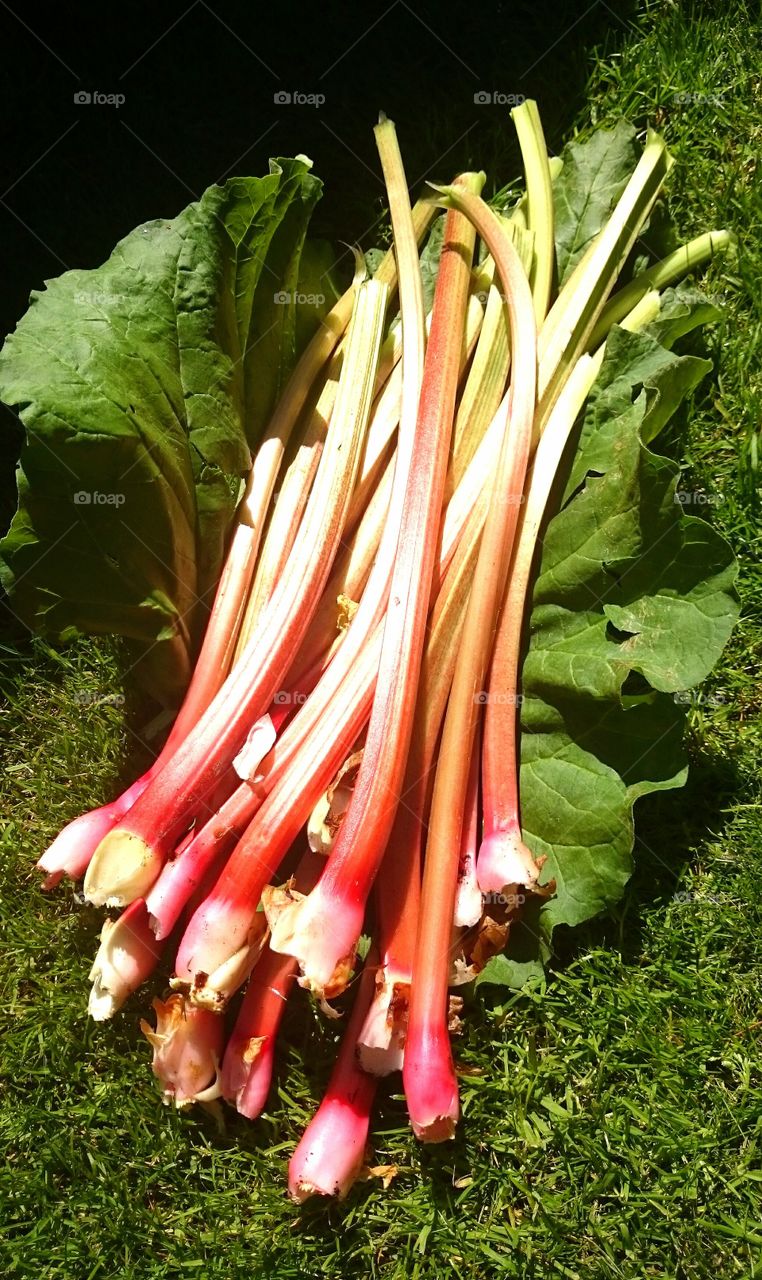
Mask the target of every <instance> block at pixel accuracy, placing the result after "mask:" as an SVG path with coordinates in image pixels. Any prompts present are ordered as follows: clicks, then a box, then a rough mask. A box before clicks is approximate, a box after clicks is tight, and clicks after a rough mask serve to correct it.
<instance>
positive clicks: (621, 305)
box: [589, 231, 736, 351]
mask: <svg viewBox="0 0 762 1280" xmlns="http://www.w3.org/2000/svg"><path fill="white" fill-rule="evenodd" d="M735 244H736V237H735V236H734V235H733V232H732V231H706V232H705V233H704V235H702V236H696V238H695V240H689V241H688V243H687V244H683V245H681V246H680V248H679V249H675V251H674V253H669V254H667V256H666V258H662V259H661V261H660V262H656V263H654V265H653V266H652V267H648V268H647V270H646V271H641V272H640V273H639V274H638V275H637V276H635V278H634V280H631V281H630V283H629V284H626V285H624V286H623V287H622V288H621V289H619V290H618V291H617V292H616V293H615V294H614V296H613V297H612V298H609V300H608V302H607V303H606V306H605V307H604V308H603V311H602V312H601V314H600V317H599V319H598V322H597V324H596V326H595V328H594V329H593V332H592V334H591V336H590V342H589V348H590V350H591V351H595V349H596V347H597V346H598V345H599V343H601V342H603V340H604V338H605V337H606V334H607V333H608V331H609V329H610V328H611V326H612V325H613V324H618V323H619V321H620V320H621V319H622V317H623V316H626V315H627V314H628V313H629V312H630V311H631V310H632V308H633V307H634V306H635V303H636V302H638V300H639V299H640V298H642V297H643V294H645V293H647V292H648V291H649V289H659V290H660V289H666V288H667V286H668V285H671V284H674V283H675V282H676V281H677V280H682V278H683V276H687V275H689V274H690V272H691V271H695V269H696V267H701V266H703V264H704V263H705V262H708V261H709V259H710V258H712V257H713V256H714V254H716V253H723V252H724V251H725V250H726V249H733V248H734V247H735Z"/></svg>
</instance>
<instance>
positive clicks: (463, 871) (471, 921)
mask: <svg viewBox="0 0 762 1280" xmlns="http://www.w3.org/2000/svg"><path fill="white" fill-rule="evenodd" d="M481 745H482V744H481V733H480V732H479V726H478V725H477V727H476V733H475V735H474V745H473V748H472V750H471V763H470V765H469V768H468V784H467V787H466V804H465V809H464V811H463V830H462V831H461V836H460V856H459V858H458V888H457V892H456V895H455V912H454V915H453V923H454V925H455V927H456V929H470V928H471V926H472V925H475V924H478V923H479V921H480V919H481V916H482V909H483V903H482V893H481V889H480V888H479V881H478V879H477V876H476V857H477V854H478V851H479V772H480V770H479V766H480V764H481Z"/></svg>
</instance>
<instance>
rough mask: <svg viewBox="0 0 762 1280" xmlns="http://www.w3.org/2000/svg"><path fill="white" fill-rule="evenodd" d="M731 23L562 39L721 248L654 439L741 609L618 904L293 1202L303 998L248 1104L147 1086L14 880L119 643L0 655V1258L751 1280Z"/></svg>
mask: <svg viewBox="0 0 762 1280" xmlns="http://www.w3.org/2000/svg"><path fill="white" fill-rule="evenodd" d="M755 43H756V42H755V39H754V30H753V21H752V15H751V10H749V11H748V12H747V11H746V10H744V8H743V7H742V6H741V5H736V6H735V8H734V9H732V10H730V11H726V10H724V9H723V8H722V7H719V6H718V8H717V11H716V13H714V14H713V13H712V11H711V10H710V9H708V8H704V9H703V10H701V11H700V12H699V11H695V12H693V13H687V12H686V11H684V10H682V9H681V8H680V7H679V6H676V5H669V4H663V5H651V6H647V7H644V8H643V10H642V11H641V17H640V18H639V20H638V25H637V28H636V29H633V30H631V31H629V32H628V33H627V34H620V36H619V37H618V39H617V44H616V47H615V46H614V45H613V44H612V46H611V48H608V49H603V50H598V51H597V52H593V53H592V54H591V55H590V66H591V74H590V84H589V95H590V103H591V105H592V110H593V119H594V121H595V122H598V123H609V122H612V121H613V120H614V119H616V118H617V117H618V116H621V115H625V116H628V117H630V118H632V119H634V120H635V121H636V123H637V124H638V125H639V126H644V125H645V124H646V123H651V124H655V125H656V126H657V127H659V128H660V129H662V130H663V131H664V132H665V133H666V135H667V137H668V140H669V142H670V146H671V148H672V150H673V152H674V154H675V157H676V159H677V162H678V163H677V166H676V169H675V171H674V174H673V176H672V179H671V182H670V208H671V211H672V213H673V216H674V218H675V220H676V223H677V226H678V229H679V231H680V232H681V233H683V234H684V235H685V236H688V235H690V234H695V233H696V232H698V231H700V230H702V229H704V228H706V227H708V226H722V225H725V226H732V227H733V228H735V229H736V230H737V232H738V234H739V236H740V240H741V245H740V252H739V256H738V259H737V261H736V262H735V263H734V264H732V265H730V264H727V263H720V264H717V265H716V266H714V267H713V268H712V270H711V272H710V273H709V275H708V278H707V287H708V288H709V290H710V292H712V293H713V294H714V295H715V296H717V297H719V298H721V299H722V301H723V305H724V307H725V319H724V320H723V322H722V323H720V324H719V325H717V326H716V327H715V328H713V329H712V330H710V331H709V332H708V333H707V335H706V336H705V337H704V338H703V339H702V341H703V343H704V348H705V349H706V350H707V351H708V354H709V355H710V356H711V358H712V359H713V361H714V364H715V371H716V372H715V374H714V376H713V377H711V378H709V379H708V380H707V382H706V384H705V385H704V387H703V389H702V390H701V391H700V393H699V395H698V396H697V397H696V400H695V402H694V404H693V406H692V408H691V410H690V412H689V413H688V414H687V415H685V416H684V417H683V419H682V420H681V421H680V422H678V423H677V424H676V425H675V427H674V429H673V433H672V445H673V447H674V448H675V449H676V450H679V451H680V456H681V457H682V458H683V459H684V460H685V463H686V479H685V482H684V487H685V488H690V489H691V491H692V492H695V493H697V494H700V493H703V494H705V495H710V496H712V498H713V503H712V505H711V518H712V519H713V520H715V521H716V523H717V524H718V526H719V527H720V528H721V529H722V530H723V532H724V533H725V534H726V535H727V536H728V537H729V538H730V539H731V540H732V542H733V543H734V545H735V547H736V549H737V551H738V554H739V557H740V561H741V570H742V572H741V581H740V589H741V595H742V600H743V616H742V620H741V622H740V624H739V626H738V629H737V631H736V633H735V635H734V638H733V640H732V641H731V644H730V646H729V648H728V650H727V653H726V655H725V658H724V661H723V663H722V664H721V666H720V667H719V668H718V669H717V671H716V672H715V674H714V675H713V677H712V680H711V682H709V683H708V684H707V686H706V688H705V689H704V690H703V691H702V695H703V698H702V700H700V701H698V702H697V705H696V707H695V709H694V710H692V712H691V715H690V718H689V730H688V732H689V747H690V754H691V762H692V768H691V776H690V780H689V783H688V786H687V788H686V790H685V791H684V792H682V793H677V794H671V795H659V796H656V797H653V798H651V799H650V800H649V801H647V802H641V804H640V806H639V809H638V819H639V843H638V849H637V869H636V873H635V876H634V878H633V880H632V882H631V884H630V886H629V888H628V890H627V893H626V896H625V898H624V901H623V902H622V903H621V905H620V907H619V909H618V911H617V912H616V914H615V915H612V917H611V918H609V919H606V920H603V921H598V922H595V923H594V924H593V925H591V926H589V927H588V928H586V929H585V930H583V931H580V932H578V933H576V934H574V935H567V936H565V937H562V938H560V939H559V944H558V950H559V954H558V960H557V964H556V966H555V971H554V974H553V978H552V981H551V983H550V984H549V985H548V987H547V989H546V990H545V991H544V992H535V993H531V994H526V993H525V994H520V995H515V996H512V997H511V998H510V999H508V1000H506V996H505V993H502V992H500V991H493V992H492V995H491V996H489V995H487V996H486V997H485V1000H484V1003H481V1004H477V1003H473V1004H472V1005H471V1006H470V1007H469V1009H468V1017H467V1018H466V1030H465V1034H464V1036H463V1037H462V1039H461V1040H460V1041H459V1043H458V1046H457V1055H458V1060H459V1062H460V1063H461V1065H462V1066H463V1067H464V1068H466V1070H467V1074H464V1076H463V1103H464V1113H465V1115H464V1122H463V1124H462V1126H461V1130H460V1133H459V1136H458V1138H457V1140H456V1141H455V1142H454V1143H452V1144H450V1145H448V1146H446V1147H444V1148H439V1149H433V1150H430V1149H425V1150H422V1149H421V1148H419V1147H418V1146H417V1145H416V1144H415V1142H413V1141H412V1139H411V1138H410V1136H409V1133H408V1130H407V1125H406V1120H405V1113H404V1107H403V1105H402V1103H401V1101H400V1099H399V1097H398V1096H397V1095H395V1094H394V1093H393V1092H392V1091H391V1090H393V1088H394V1087H395V1086H394V1084H392V1086H391V1088H386V1089H384V1090H382V1096H381V1105H380V1108H379V1113H378V1117H377V1122H376V1127H375V1138H374V1148H375V1160H376V1162H377V1163H379V1164H385V1163H394V1164H396V1165H398V1166H399V1173H398V1175H397V1177H396V1179H395V1180H394V1182H393V1183H392V1185H391V1187H390V1188H389V1189H388V1190H386V1191H384V1190H383V1189H382V1188H381V1187H380V1186H379V1185H377V1184H368V1185H362V1186H360V1187H359V1188H358V1189H357V1190H356V1191H355V1192H354V1193H353V1195H352V1197H351V1198H350V1200H349V1201H348V1202H347V1203H346V1204H345V1205H343V1206H332V1207H329V1208H326V1207H324V1206H322V1205H314V1204H308V1205H307V1206H305V1208H304V1209H302V1210H297V1209H296V1208H294V1207H293V1206H291V1205H290V1204H289V1203H288V1201H287V1200H286V1198H285V1195H284V1189H283V1188H284V1175H285V1168H286V1164H287V1160H288V1156H289V1153H290V1151H291V1150H292V1148H293V1144H294V1142H295V1141H296V1139H297V1136H298V1133H299V1131H300V1127H301V1126H303V1124H304V1122H305V1120H306V1118H307V1117H308V1115H309V1114H310V1111H311V1109H312V1107H313V1105H314V1100H315V1099H316V1098H317V1097H318V1096H319V1092H320V1089H321V1086H322V1085H323V1084H324V1082H325V1079H326V1076H327V1071H328V1064H329V1061H330V1057H331V1047H332V1042H333V1037H334V1034H335V1033H334V1029H333V1027H332V1026H328V1025H326V1024H325V1023H324V1022H323V1021H322V1020H320V1019H318V1018H317V1017H315V1016H314V1015H313V1014H312V1013H311V1012H310V1010H309V1007H308V1005H307V1003H306V1001H302V1002H301V1003H299V1004H298V1005H297V1006H296V1007H295V1008H293V1009H291V1010H290V1011H289V1014H288V1017H287V1022H286V1028H285V1032H286V1034H285V1036H284V1041H283V1053H282V1063H281V1068H280V1071H279V1074H278V1077H277V1091H274V1094H273V1097H272V1099H271V1101H270V1105H269V1107H268V1111H267V1113H266V1115H265V1116H264V1117H263V1118H262V1119H261V1120H260V1121H259V1122H257V1124H255V1125H249V1124H246V1123H244V1122H242V1121H239V1120H238V1118H237V1117H233V1116H232V1114H231V1113H227V1112H226V1113H225V1115H224V1117H223V1121H222V1123H223V1124H224V1127H221V1125H220V1122H219V1120H218V1119H216V1118H215V1117H214V1116H213V1115H210V1114H205V1113H203V1112H199V1113H195V1112H194V1113H187V1114H175V1113H173V1112H172V1111H169V1110H166V1109H164V1108H162V1105H161V1103H160V1100H159V1098H158V1095H157V1093H156V1091H155V1090H154V1088H153V1085H152V1081H151V1076H150V1072H149V1068H148V1059H149V1054H148V1050H147V1046H145V1044H144V1043H142V1040H141V1037H140V1033H139V1032H138V1030H137V1026H136V1023H137V1017H138V1010H139V1009H140V1010H141V1011H142V1009H143V1007H144V1003H145V1002H141V1001H139V1000H136V1001H134V1002H133V1003H132V1005H131V1007H130V1008H128V1010H127V1012H126V1014H125V1015H124V1016H123V1017H122V1018H120V1019H117V1020H116V1021H115V1022H114V1023H113V1024H108V1025H105V1026H95V1025H93V1024H91V1023H89V1022H88V1020H87V1018H86V1017H85V1015H84V1007H85V993H86V988H87V981H86V979H87V971H88V967H89V964H90V961H91V957H92V954H93V951H94V948H95V945H96V939H97V934H98V931H99V928H100V917H99V914H98V913H97V912H95V911H93V910H92V909H89V908H84V907H82V905H81V903H80V902H79V901H78V898H77V894H76V892H75V891H74V890H73V889H71V888H69V889H63V890H61V891H59V893H58V894H57V896H56V897H55V898H54V899H50V898H46V897H45V896H44V895H43V894H42V893H41V891H40V889H39V887H38V885H37V884H36V881H35V877H34V876H33V875H31V874H30V871H29V868H30V867H31V865H32V863H33V861H34V858H35V856H36V854H37V853H38V851H39V850H40V849H41V848H42V847H43V846H44V845H45V843H46V842H47V840H48V839H49V838H50V837H51V836H52V835H53V834H54V833H55V831H56V830H57V828H58V827H59V826H60V825H61V824H62V822H63V821H64V820H65V819H67V818H69V817H71V816H73V815H74V814H75V813H77V812H79V811H80V810H81V809H82V808H84V807H87V806H89V805H92V804H93V803H94V802H95V801H97V800H98V799H101V798H102V799H105V798H107V797H109V796H110V795H112V794H113V793H114V790H115V789H116V787H117V786H118V784H119V780H120V778H126V777H128V776H130V775H131V774H134V772H135V771H136V770H137V769H138V768H139V766H140V764H141V762H142V761H143V759H144V758H145V757H144V754H143V753H142V750H141V748H140V745H139V742H138V740H137V738H136V736H135V734H134V732H131V730H130V729H128V728H127V725H131V726H132V729H133V730H134V731H135V732H137V731H138V730H139V727H140V726H141V725H142V724H143V723H144V722H145V720H146V719H147V718H148V716H149V710H148V708H146V707H144V706H142V705H141V704H140V702H139V701H135V702H133V696H134V695H132V694H131V692H130V691H129V690H126V691H125V692H126V693H127V697H128V703H127V705H126V707H125V708H124V710H122V709H121V708H120V707H118V706H114V705H113V703H112V702H109V700H108V698H109V695H113V694H114V693H117V694H118V693H120V692H121V685H120V677H119V672H120V662H119V654H118V652H117V651H116V650H115V649H114V648H113V647H112V646H110V645H108V644H106V643H103V642H88V643H84V642H83V643H81V644H79V645H77V646H74V647H72V648H69V649H67V650H66V651H65V652H64V653H62V654H57V653H55V652H54V651H52V650H49V649H47V648H46V647H45V646H43V645H41V644H39V643H36V644H34V645H33V646H31V647H30V648H28V649H25V650H23V651H20V652H17V653H14V652H12V651H9V653H8V654H7V657H6V661H5V663H4V668H3V677H2V683H3V689H4V692H5V695H6V701H5V707H4V710H3V712H2V716H1V717H0V727H1V728H2V729H3V731H4V733H5V736H6V742H5V747H4V760H5V765H4V770H3V774H2V779H1V780H0V791H1V792H2V803H3V812H4V815H5V828H4V831H3V836H2V872H1V874H2V890H1V892H2V901H3V908H2V918H1V920H0V926H1V927H2V952H1V953H0V954H2V981H3V1003H2V1008H3V1014H4V1027H3V1031H2V1038H1V1039H0V1063H1V1064H2V1072H3V1076H4V1080H3V1089H2V1095H1V1102H0V1106H1V1108H2V1110H1V1111H0V1126H1V1127H0V1138H1V1140H2V1147H3V1150H4V1151H5V1152H6V1153H7V1160H6V1163H5V1164H4V1165H3V1166H2V1168H0V1205H1V1206H2V1220H3V1222H4V1225H5V1228H6V1229H5V1232H4V1233H3V1236H2V1240H1V1241H0V1271H1V1272H2V1274H3V1275H7V1276H9V1277H16V1276H18V1277H26V1276H45V1277H61V1278H62V1280H63V1278H66V1280H71V1278H75V1280H80V1277H81V1278H83V1280H85V1278H87V1280H89V1278H92V1280H95V1278H96V1277H104V1278H105V1277H112V1276H117V1275H119V1276H124V1277H135V1278H136V1280H137V1278H138V1277H139V1278H140V1280H154V1278H155V1277H177V1276H184V1275H198V1276H204V1277H206V1276H209V1277H231V1276H232V1277H237V1276H242V1277H243V1276H247V1277H248V1276H252V1275H256V1276H274V1277H290V1276H294V1277H299V1278H300V1280H308V1278H309V1277H313V1276H338V1275H346V1276H373V1277H376V1276H379V1277H388V1278H390V1280H391V1278H392V1277H394V1278H396V1277H400V1278H402V1277H411V1278H412V1277H427V1276H440V1275H452V1276H455V1277H462V1278H463V1280H480V1278H481V1277H484V1278H487V1277H493V1276H508V1277H517V1278H518V1277H521V1278H522V1280H540V1277H543V1278H546V1277H570V1278H571V1277H579V1278H580V1280H588V1278H590V1280H599V1278H600V1280H643V1278H644V1277H647V1278H649V1280H650V1278H654V1280H656V1278H657V1277H658V1278H661V1277H669V1278H676V1280H703V1278H704V1277H706V1278H707V1280H708V1278H709V1277H721V1278H722V1280H731V1278H732V1277H742V1278H745V1277H750V1276H754V1275H761V1276H762V1261H761V1259H762V1227H760V1225H759V1223H760V1220H762V1214H760V1191H761V1190H762V1162H760V1148H761V1147H762V1082H761V1080H760V1066H759V1062H760V1040H761V1039H762V1037H761V1036H760V1030H762V1021H761V1017H762V1015H760V1012H759V999H758V994H759V987H760V977H761V976H762V975H760V965H759V938H760V936H761V933H762V907H761V903H762V894H761V893H760V883H762V788H761V787H760V781H759V780H760V776H762V727H761V722H760V714H759V713H760V697H762V694H761V692H760V682H759V676H758V671H759V659H760V650H761V648H762V645H761V644H760V630H759V620H760V618H759V615H760V601H761V600H762V592H761V591H760V568H759V534H758V525H759V518H760V512H759V509H758V505H757V498H756V495H757V490H758V466H757V458H758V434H757V433H758V430H759V427H758V424H759V418H760V415H759V406H760V398H761V390H762V389H761V387H760V371H759V346H760V331H761V328H760V312H759V293H758V283H757V282H758V281H759V279H760V276H761V275H762V253H761V252H760V244H759V222H760V191H759V180H758V176H757V171H756V167H755V165H756V159H757V157H758V154H759V151H760V144H761V143H762V128H761V126H760V100H759V99H760V92H759V90H760V84H759V72H758V69H757V66H756V62H755ZM678 93H693V94H697V93H701V94H705V95H710V97H709V99H707V98H705V99H702V100H700V101H691V102H678V101H677V100H676V98H675V94H678ZM720 94H721V95H722V100H721V102H717V101H716V100H715V99H716V97H717V95H720ZM540 105H541V106H542V103H541V104H540ZM579 124H580V126H584V124H585V122H584V121H582V120H580V121H579ZM503 176H504V177H506V176H507V177H510V175H503Z"/></svg>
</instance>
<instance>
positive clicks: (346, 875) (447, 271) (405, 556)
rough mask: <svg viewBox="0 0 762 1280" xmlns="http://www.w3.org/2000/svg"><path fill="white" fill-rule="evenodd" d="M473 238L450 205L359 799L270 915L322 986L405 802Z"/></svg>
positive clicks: (339, 972)
mask: <svg viewBox="0 0 762 1280" xmlns="http://www.w3.org/2000/svg"><path fill="white" fill-rule="evenodd" d="M482 181H483V179H482V178H481V176H478V177H477V176H476V175H466V176H465V177H464V178H462V179H460V185H461V186H462V188H463V189H464V190H468V189H474V190H479V189H480V187H481V183H482ZM474 240H475V236H474V232H473V229H472V227H471V225H470V223H469V222H468V221H467V220H466V219H465V218H463V216H462V215H460V214H459V213H457V212H455V211H452V212H451V213H450V214H448V217H447V223H446V228H445V239H444V245H443V249H442V257H441V261H440V266H439V274H438V277H437V286H436V291H435V296H434V307H433V315H432V321H431V336H430V338H429V344H428V347H427V350H426V361H425V366H424V374H423V384H422V388H421V395H420V402H419V410H418V418H417V422H416V432H415V442H414V460H413V465H412V466H411V468H410V474H409V480H408V485H407V489H406V493H405V501H404V505H403V511H402V518H401V521H400V533H399V540H398V553H397V557H396V560H395V564H394V571H393V574H392V583H391V591H390V595H389V603H388V607H387V613H386V620H385V624H384V638H383V645H382V650H381V659H380V665H379V674H378V681H377V686H376V688H377V696H376V698H375V699H374V703H373V710H372V712H371V718H370V724H369V727H368V735H367V741H366V745H365V751H364V754H363V761H362V765H361V767H360V772H359V775H358V779H357V783H356V786H355V790H354V793H353V796H352V802H351V804H350V806H349V810H348V811H347V814H346V817H345V819H344V822H343V824H342V827H341V830H340V832H339V835H338V838H337V840H336V843H335V845H334V848H333V851H332V853H331V855H330V857H329V859H328V865H327V867H326V870H325V872H324V873H323V876H322V877H321V879H320V881H319V883H318V885H317V886H316V888H315V889H313V891H312V893H311V894H309V896H308V897H307V898H305V899H304V901H303V902H299V903H297V904H295V905H294V906H292V907H289V908H287V909H286V910H284V911H282V912H281V913H280V915H279V916H278V917H277V918H276V919H273V920H271V928H272V938H271V946H272V948H273V950H274V951H283V952H285V953H287V954H289V955H294V956H295V957H296V958H297V959H298V961H299V965H300V968H301V970H302V973H303V975H304V978H305V981H306V983H307V984H309V986H310V987H311V988H312V989H313V990H314V991H315V992H317V993H319V994H321V995H322V994H324V993H325V992H326V991H327V990H331V991H338V990H341V988H342V987H343V985H345V984H346V981H347V979H348V976H349V973H350V971H351V967H352V964H353V961H354V952H355V946H356V943H357V939H358V938H359V936H360V932H361V930H362V923H363V917H364V914H365V904H366V901H367V897H368V894H369V892H370V889H371V887H372V885H373V880H374V878H375V875H376V872H377V870H378V867H379V864H380V862H381V859H382V857H383V854H384V849H385V847H386V843H387V840H388V838H389V834H390V831H391V827H392V824H393V822H394V815H395V811H396V807H397V804H398V802H399V791H400V787H401V784H402V779H403V775H404V770H405V765H406V762H407V754H408V748H409V745H410V735H411V731H412V725H413V713H414V710H415V698H416V689H417V683H418V675H419V670H420V664H421V656H422V652H423V644H424V638H425V626H426V614H427V611H428V603H429V593H430V589H431V579H432V571H433V568H434V562H435V559H436V551H437V534H438V531H439V522H440V513H441V507H442V496H443V491H444V481H445V475H446V471H447V457H448V452H449V445H450V433H451V430H452V421H453V414H454V408H455V396H456V391H457V384H458V371H459V363H460V353H461V349H462V342H463V332H464V321H465V312H466V304H467V298H468V286H469V279H470V266H471V258H472V255H473V248H474ZM403 359H404V354H403Z"/></svg>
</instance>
